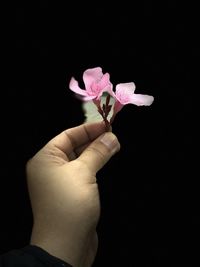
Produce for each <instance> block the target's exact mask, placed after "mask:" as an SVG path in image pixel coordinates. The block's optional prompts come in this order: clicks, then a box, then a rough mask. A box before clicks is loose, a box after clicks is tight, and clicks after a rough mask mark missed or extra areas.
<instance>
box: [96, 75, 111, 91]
mask: <svg viewBox="0 0 200 267" xmlns="http://www.w3.org/2000/svg"><path fill="white" fill-rule="evenodd" d="M98 85H99V87H100V88H102V89H104V88H105V87H108V86H110V85H111V82H110V74H109V73H105V74H104V75H103V76H102V78H101V80H100V82H99V83H98Z"/></svg>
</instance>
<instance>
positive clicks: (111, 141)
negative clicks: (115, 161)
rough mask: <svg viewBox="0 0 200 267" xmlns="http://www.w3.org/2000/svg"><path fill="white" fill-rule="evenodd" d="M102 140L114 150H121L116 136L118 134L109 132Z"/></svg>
mask: <svg viewBox="0 0 200 267" xmlns="http://www.w3.org/2000/svg"><path fill="white" fill-rule="evenodd" d="M100 141H101V142H102V143H103V144H104V145H105V146H107V147H108V148H109V150H111V151H112V152H116V151H117V150H119V142H118V140H117V138H116V136H115V135H114V134H113V133H111V132H107V133H105V134H104V135H103V137H102V138H101V139H100Z"/></svg>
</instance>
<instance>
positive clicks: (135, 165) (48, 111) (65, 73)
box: [0, 0, 200, 267]
mask: <svg viewBox="0 0 200 267" xmlns="http://www.w3.org/2000/svg"><path fill="white" fill-rule="evenodd" d="M54 2H55V1H54ZM67 2H69V1H63V2H60V1H57V2H56V3H50V1H47V0H46V1H45V0H43V1H39V2H33V3H31V1H29V4H16V5H15V6H10V7H9V8H8V11H7V13H6V19H5V24H4V25H5V33H6V38H4V39H3V40H4V41H3V42H5V50H3V51H2V52H3V54H4V55H5V56H6V62H5V65H4V70H6V76H5V77H6V86H4V87H2V90H1V98H0V99H1V109H2V111H1V136H2V137H1V156H2V157H1V158H2V160H1V180H0V181H1V184H0V200H1V202H0V203H1V206H0V210H1V215H0V216H1V220H0V231H1V232H0V240H1V242H0V252H1V253H2V252H5V251H8V250H10V249H13V248H20V247H22V246H25V245H26V244H28V242H29V238H30V233H31V226H32V214H31V208H30V203H29V198H28V193H27V188H26V179H25V164H26V162H27V160H28V159H29V158H30V157H31V156H33V155H34V153H36V152H37V151H38V150H39V149H40V148H41V147H42V146H43V145H44V144H45V143H46V142H47V141H48V140H49V139H51V138H52V137H54V136H55V135H56V134H58V133H59V132H60V131H62V130H63V129H66V128H69V127H73V126H76V125H79V124H80V123H82V121H83V120H84V116H83V112H82V109H81V103H80V101H79V100H77V99H75V98H74V97H73V94H72V93H71V92H70V90H69V89H68V83H69V80H70V78H71V76H75V77H76V79H77V80H79V81H81V79H82V73H83V71H84V70H85V69H87V68H91V67H96V66H101V67H102V68H103V71H104V72H109V73H110V74H111V81H112V83H113V84H114V85H116V84H117V83H120V82H131V81H134V82H135V83H136V87H137V89H136V90H137V91H136V92H138V93H143V94H149V95H153V96H154V97H155V101H154V103H153V105H152V106H150V107H136V106H133V105H128V106H126V107H125V108H124V109H123V110H122V111H121V112H120V113H119V114H118V116H117V117H116V120H115V122H114V124H113V132H114V133H115V134H116V135H117V136H118V138H119V140H120V142H121V147H122V148H121V152H120V153H119V154H117V155H116V156H115V157H114V158H113V159H112V160H111V161H110V162H109V164H108V165H106V166H105V168H104V169H103V170H101V171H100V172H99V174H98V183H99V189H100V196H101V202H102V214H101V215H102V216H101V220H100V223H99V227H98V232H99V251H98V254H97V257H96V262H95V264H94V266H115V267H118V266H120V267H121V266H127V267H129V266H130V267H132V266H165V265H167V266H198V265H199V257H198V255H199V244H198V243H199V237H200V233H199V226H200V214H199V205H198V202H199V187H198V179H199V177H198V174H197V173H196V172H195V168H196V167H197V160H196V158H197V156H195V150H196V149H195V146H196V141H195V134H196V127H197V124H198V120H197V119H196V118H195V114H196V112H195V110H194V108H195V104H194V102H195V98H196V93H197V88H198V87H199V81H198V80H197V78H198V75H199V68H198V62H199V43H198V41H197V39H198V21H197V18H198V14H197V8H196V7H195V6H192V4H189V5H188V4H187V5H186V4H183V3H182V2H181V1H180V2H178V1H175V0H174V1H164V3H163V1H160V2H161V3H160V4H158V2H157V1H144V0H143V1H133V2H132V3H130V2H129V3H126V2H125V1H121V2H120V3H119V4H117V3H108V1H107V2H105V3H104V2H94V1H93V3H86V2H84V3H79V1H77V2H74V3H73V4H69V3H68V4H67ZM80 2H81V1H80ZM64 3H65V4H64Z"/></svg>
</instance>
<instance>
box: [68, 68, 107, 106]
mask: <svg viewBox="0 0 200 267" xmlns="http://www.w3.org/2000/svg"><path fill="white" fill-rule="evenodd" d="M83 81H84V84H85V89H81V88H80V87H79V85H78V82H77V80H75V79H74V77H72V78H71V81H70V83H69V88H70V89H71V90H72V91H73V92H75V93H76V94H78V95H80V96H81V98H82V100H84V101H89V100H94V99H97V100H99V99H100V98H101V96H102V94H103V93H104V92H106V91H107V92H109V93H110V94H112V83H111V82H110V75H109V73H105V74H103V72H102V69H101V68H100V67H96V68H92V69H87V70H86V71H84V73H83Z"/></svg>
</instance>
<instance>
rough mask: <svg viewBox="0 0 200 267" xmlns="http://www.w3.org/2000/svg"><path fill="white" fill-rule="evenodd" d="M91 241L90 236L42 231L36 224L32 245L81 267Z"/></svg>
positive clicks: (67, 232) (48, 230) (55, 230)
mask: <svg viewBox="0 0 200 267" xmlns="http://www.w3.org/2000/svg"><path fill="white" fill-rule="evenodd" d="M89 239H90V237H89V235H86V236H84V237H83V236H82V237H80V236H79V237H78V236H77V233H72V232H70V231H65V232H62V231H58V229H54V230H52V229H51V230H50V229H47V228H45V229H42V228H41V227H38V226H37V225H36V224H35V225H34V227H33V231H32V235H31V241H30V244H31V245H35V246H38V247H40V248H42V249H44V250H45V251H46V252H48V253H49V254H51V255H52V256H54V257H56V258H59V259H61V260H63V261H65V262H67V263H69V264H70V265H72V266H73V267H79V266H82V261H83V259H84V257H85V254H86V253H87V244H88V242H89Z"/></svg>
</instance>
